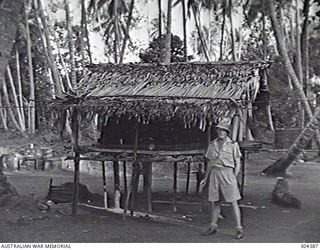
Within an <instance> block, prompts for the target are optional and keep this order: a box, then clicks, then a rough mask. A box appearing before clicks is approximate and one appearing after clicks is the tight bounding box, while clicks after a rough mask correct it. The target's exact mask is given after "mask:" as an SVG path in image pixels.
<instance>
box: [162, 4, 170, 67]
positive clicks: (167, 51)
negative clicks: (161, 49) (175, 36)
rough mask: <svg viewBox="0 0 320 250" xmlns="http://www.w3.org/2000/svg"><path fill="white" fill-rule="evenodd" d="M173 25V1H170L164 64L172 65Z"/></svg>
mask: <svg viewBox="0 0 320 250" xmlns="http://www.w3.org/2000/svg"><path fill="white" fill-rule="evenodd" d="M171 24H172V0H168V10H167V33H166V43H165V54H164V61H163V62H164V63H165V64H170V62H171Z"/></svg>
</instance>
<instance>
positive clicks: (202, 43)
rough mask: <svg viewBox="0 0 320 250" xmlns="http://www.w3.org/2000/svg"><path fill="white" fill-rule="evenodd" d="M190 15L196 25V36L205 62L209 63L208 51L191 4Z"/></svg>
mask: <svg viewBox="0 0 320 250" xmlns="http://www.w3.org/2000/svg"><path fill="white" fill-rule="evenodd" d="M192 13H193V18H194V21H195V23H196V28H197V31H198V34H199V38H200V42H201V47H202V50H203V53H204V56H205V57H206V59H207V61H208V62H209V61H210V58H209V55H208V50H207V46H206V42H205V40H204V38H203V34H202V31H201V26H200V24H199V21H198V18H197V11H196V7H195V6H194V4H192Z"/></svg>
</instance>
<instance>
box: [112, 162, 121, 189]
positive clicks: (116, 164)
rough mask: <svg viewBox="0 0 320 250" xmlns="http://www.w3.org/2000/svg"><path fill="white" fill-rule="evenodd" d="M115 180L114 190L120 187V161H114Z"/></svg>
mask: <svg viewBox="0 0 320 250" xmlns="http://www.w3.org/2000/svg"><path fill="white" fill-rule="evenodd" d="M113 181H114V183H113V184H114V192H115V191H116V190H119V189H120V175H119V162H118V161H114V162H113Z"/></svg>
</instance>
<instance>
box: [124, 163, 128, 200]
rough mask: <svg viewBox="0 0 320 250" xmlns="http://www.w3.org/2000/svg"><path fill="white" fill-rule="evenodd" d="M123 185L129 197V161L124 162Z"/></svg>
mask: <svg viewBox="0 0 320 250" xmlns="http://www.w3.org/2000/svg"><path fill="white" fill-rule="evenodd" d="M123 185H124V193H125V196H126V197H127V195H128V181H127V162H126V161H124V162H123Z"/></svg>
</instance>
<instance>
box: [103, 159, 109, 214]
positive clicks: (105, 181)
mask: <svg viewBox="0 0 320 250" xmlns="http://www.w3.org/2000/svg"><path fill="white" fill-rule="evenodd" d="M102 181H103V201H104V207H105V208H108V193H107V180H106V165H105V162H104V161H103V162H102Z"/></svg>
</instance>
